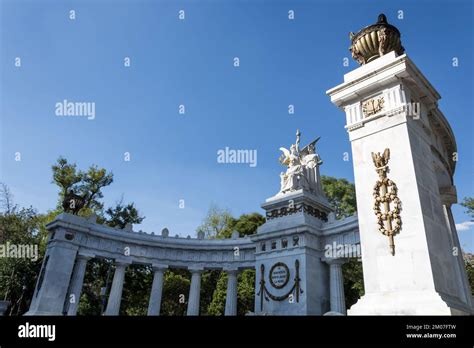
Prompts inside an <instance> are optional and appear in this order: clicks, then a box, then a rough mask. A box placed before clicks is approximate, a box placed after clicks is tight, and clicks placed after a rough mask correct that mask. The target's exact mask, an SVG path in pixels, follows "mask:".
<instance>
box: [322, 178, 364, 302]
mask: <svg viewBox="0 0 474 348" xmlns="http://www.w3.org/2000/svg"><path fill="white" fill-rule="evenodd" d="M321 182H322V185H323V191H324V193H325V194H326V197H327V198H328V200H329V203H331V205H332V207H333V209H334V211H335V213H336V218H337V219H342V218H345V217H348V216H352V215H354V213H356V211H357V203H356V193H355V186H354V184H353V183H351V182H349V181H347V180H346V179H338V178H334V177H331V176H324V175H323V176H322V177H321ZM342 274H343V277H344V294H345V300H346V306H347V307H348V308H349V307H350V306H352V305H353V304H354V303H356V302H357V300H358V299H359V298H360V297H361V296H363V295H364V279H363V278H364V277H363V272H362V262H361V261H360V260H359V259H350V260H348V262H346V263H344V265H343V266H342Z"/></svg>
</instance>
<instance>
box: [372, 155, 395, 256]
mask: <svg viewBox="0 0 474 348" xmlns="http://www.w3.org/2000/svg"><path fill="white" fill-rule="evenodd" d="M372 159H373V161H374V165H375V171H376V172H377V174H378V175H379V180H377V182H376V183H375V185H374V192H373V196H374V213H375V216H377V223H378V225H379V231H380V232H381V233H382V234H384V235H386V236H387V237H388V238H389V246H390V253H391V254H392V255H395V242H394V239H393V236H394V235H395V234H397V233H399V232H400V229H401V226H402V220H401V218H400V210H401V206H402V203H401V201H400V199H399V198H398V195H397V193H398V190H397V185H396V184H395V183H394V182H393V181H392V180H390V179H389V178H387V173H388V171H389V168H388V161H389V159H390V149H385V151H384V152H383V154H382V155H380V152H377V153H374V152H372Z"/></svg>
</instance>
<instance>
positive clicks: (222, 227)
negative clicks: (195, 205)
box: [197, 204, 235, 239]
mask: <svg viewBox="0 0 474 348" xmlns="http://www.w3.org/2000/svg"><path fill="white" fill-rule="evenodd" d="M234 223H235V220H234V218H233V217H232V215H231V213H230V211H229V210H228V209H222V208H219V207H218V206H217V205H215V204H212V205H211V207H210V208H209V211H208V213H207V215H206V217H205V218H204V220H203V222H202V224H201V225H200V226H199V227H198V228H197V232H204V235H205V236H206V238H209V239H212V238H226V236H228V235H229V236H230V235H231V234H232V226H233V225H234Z"/></svg>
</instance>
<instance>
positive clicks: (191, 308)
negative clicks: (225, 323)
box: [187, 269, 203, 315]
mask: <svg viewBox="0 0 474 348" xmlns="http://www.w3.org/2000/svg"><path fill="white" fill-rule="evenodd" d="M190 271H191V289H190V290H189V299H188V311H187V315H199V297H200V293H201V273H202V271H203V270H202V269H190Z"/></svg>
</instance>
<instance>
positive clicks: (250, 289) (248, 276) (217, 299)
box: [206, 213, 265, 315]
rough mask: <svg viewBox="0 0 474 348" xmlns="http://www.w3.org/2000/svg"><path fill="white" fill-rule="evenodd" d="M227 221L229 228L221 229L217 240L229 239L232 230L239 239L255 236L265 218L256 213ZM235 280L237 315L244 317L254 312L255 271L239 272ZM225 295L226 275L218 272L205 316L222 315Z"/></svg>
mask: <svg viewBox="0 0 474 348" xmlns="http://www.w3.org/2000/svg"><path fill="white" fill-rule="evenodd" d="M208 216H209V215H208ZM216 220H217V219H216ZM229 221H230V226H225V227H224V228H222V231H221V234H220V235H217V238H229V237H230V236H231V232H230V231H233V230H236V231H238V232H239V236H240V237H243V236H248V235H251V234H255V233H256V232H257V228H258V227H259V226H260V225H262V224H264V223H265V218H264V217H263V216H262V215H260V214H258V213H251V214H242V215H241V216H240V217H239V218H238V219H232V220H230V219H229ZM229 232H230V233H229ZM237 280H238V288H237V311H238V315H245V314H246V313H247V312H253V311H254V303H255V299H254V296H255V295H254V293H255V271H254V270H244V271H242V272H240V274H239V275H238V278H237ZM226 293H227V274H226V272H220V275H219V277H218V280H217V282H216V283H215V284H214V287H213V293H212V300H211V301H210V303H209V305H208V306H207V310H206V313H207V314H209V315H224V312H225V300H226Z"/></svg>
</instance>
